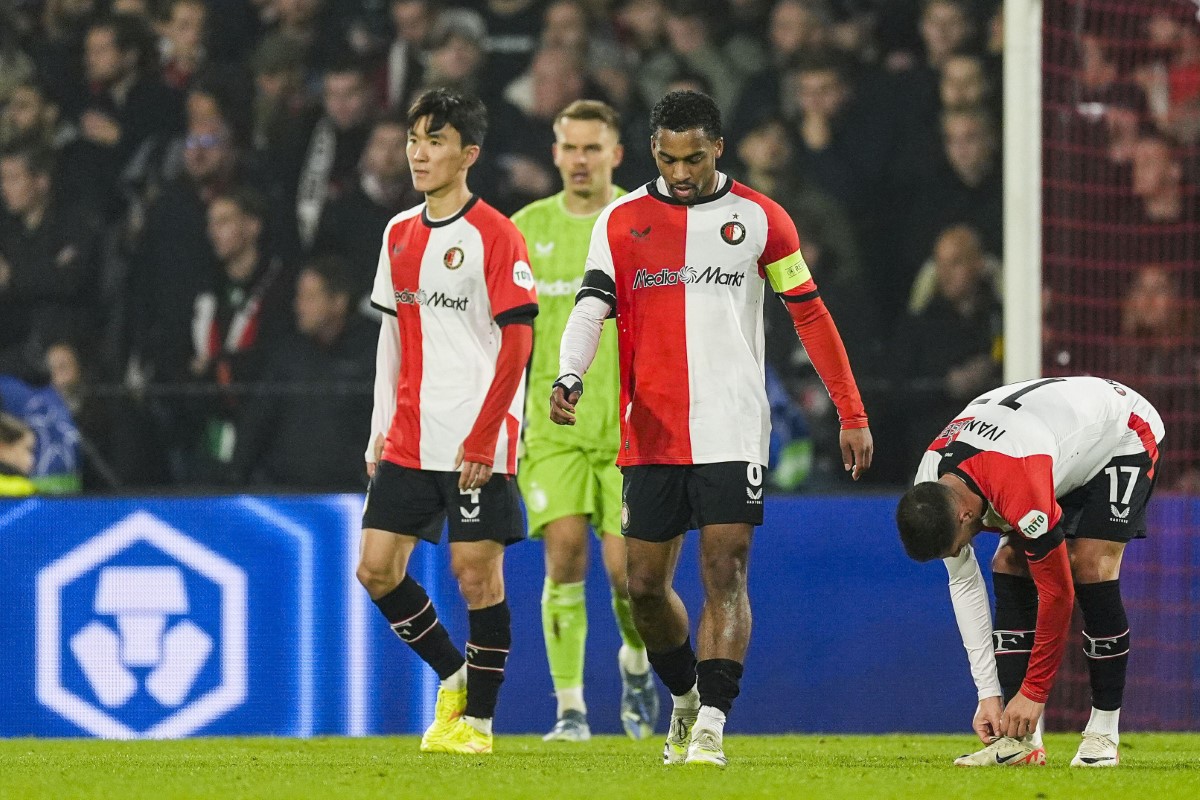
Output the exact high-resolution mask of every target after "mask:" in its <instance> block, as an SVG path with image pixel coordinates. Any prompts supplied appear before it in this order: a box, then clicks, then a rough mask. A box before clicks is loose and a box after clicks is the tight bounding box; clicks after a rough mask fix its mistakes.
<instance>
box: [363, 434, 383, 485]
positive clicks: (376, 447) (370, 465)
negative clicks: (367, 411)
mask: <svg viewBox="0 0 1200 800" xmlns="http://www.w3.org/2000/svg"><path fill="white" fill-rule="evenodd" d="M383 443H384V438H383V434H382V433H377V434H375V443H374V444H373V445H371V450H372V451H373V453H374V456H375V460H374V461H368V462H367V477H368V478H374V477H375V465H377V464H378V463H379V462H380V461H382V460H383Z"/></svg>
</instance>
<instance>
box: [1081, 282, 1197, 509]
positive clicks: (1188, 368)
mask: <svg viewBox="0 0 1200 800" xmlns="http://www.w3.org/2000/svg"><path fill="white" fill-rule="evenodd" d="M1190 269H1191V267H1190V266H1187V267H1183V268H1174V269H1172V268H1168V267H1164V266H1162V265H1160V264H1154V263H1152V264H1148V265H1144V266H1142V267H1140V268H1139V269H1138V270H1137V271H1136V272H1135V273H1134V274H1133V275H1131V276H1130V279H1129V283H1128V288H1127V290H1126V292H1125V300H1124V303H1123V304H1122V307H1121V319H1120V326H1119V329H1118V330H1119V333H1118V334H1117V335H1115V336H1111V337H1109V339H1110V341H1108V342H1106V344H1107V345H1108V346H1107V347H1105V348H1104V352H1105V354H1106V355H1107V357H1108V360H1107V362H1106V363H1103V364H1102V365H1101V368H1102V369H1103V370H1104V373H1103V374H1105V375H1111V376H1112V377H1113V378H1114V379H1116V380H1120V381H1122V382H1124V381H1130V382H1133V383H1135V384H1136V385H1137V387H1138V391H1139V392H1141V393H1142V394H1143V395H1145V397H1146V399H1147V400H1149V401H1150V402H1151V403H1153V404H1154V405H1155V408H1157V409H1159V411H1160V413H1161V414H1162V418H1163V423H1164V424H1165V425H1166V429H1167V436H1166V438H1164V439H1163V443H1162V449H1163V458H1162V477H1161V480H1162V482H1163V484H1164V485H1165V486H1167V487H1170V488H1173V489H1177V490H1182V491H1188V492H1197V491H1200V402H1198V398H1197V395H1196V382H1197V380H1198V379H1200V336H1198V333H1200V332H1198V330H1197V327H1196V321H1197V320H1196V314H1195V308H1196V303H1195V301H1194V300H1192V299H1191V298H1189V296H1188V295H1187V293H1186V292H1185V290H1184V284H1183V281H1182V280H1181V278H1182V277H1183V276H1185V275H1186V274H1187V272H1188V270H1190Z"/></svg>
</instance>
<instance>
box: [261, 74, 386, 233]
mask: <svg viewBox="0 0 1200 800" xmlns="http://www.w3.org/2000/svg"><path fill="white" fill-rule="evenodd" d="M370 114H371V99H370V92H369V89H368V86H367V82H366V75H365V74H364V71H363V68H362V66H361V65H360V64H359V63H358V62H356V61H341V62H339V63H337V64H334V65H332V66H330V67H329V69H328V70H327V71H326V73H325V78H324V90H323V94H322V108H321V110H320V111H318V112H317V113H315V114H313V115H312V117H311V118H310V120H309V122H308V124H307V125H304V126H302V127H301V128H300V129H299V131H298V132H296V133H295V134H294V135H293V136H292V137H291V140H290V141H288V142H285V143H284V145H283V150H284V152H283V153H282V154H281V156H280V158H279V159H278V161H277V164H276V170H275V172H276V176H275V179H276V181H277V183H278V185H279V186H280V187H281V190H282V191H281V197H282V199H283V202H284V204H285V206H286V207H288V208H294V209H295V213H294V214H292V215H289V223H290V227H292V228H294V230H295V241H296V242H298V243H299V246H300V248H301V249H308V248H310V247H312V244H313V241H314V239H315V237H316V234H317V225H318V223H319V222H320V219H321V211H322V210H323V209H324V208H325V204H326V203H327V202H329V200H331V199H333V198H335V197H337V196H338V195H340V194H341V193H342V192H344V191H346V190H348V189H349V188H350V187H352V186H353V185H354V184H355V182H356V178H357V171H358V160H359V158H360V157H361V156H362V151H363V147H364V146H365V145H366V143H367V135H368V134H369V133H370ZM288 252H291V249H290V247H289V250H288Z"/></svg>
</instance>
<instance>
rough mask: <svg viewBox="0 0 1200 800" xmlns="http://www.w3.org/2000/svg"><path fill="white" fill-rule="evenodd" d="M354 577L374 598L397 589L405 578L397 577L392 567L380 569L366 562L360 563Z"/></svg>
mask: <svg viewBox="0 0 1200 800" xmlns="http://www.w3.org/2000/svg"><path fill="white" fill-rule="evenodd" d="M354 575H355V577H356V578H358V582H359V583H361V584H362V585H363V588H364V589H366V590H367V593H368V594H370V595H371V596H372V597H382V596H383V595H385V594H387V593H388V592H390V591H391V590H392V589H394V588H396V585H397V584H399V583H400V579H401V578H402V577H403V576H402V575H397V574H396V571H395V569H394V568H393V567H392V566H391V565H388V566H387V567H380V566H378V565H376V564H370V563H367V562H365V561H360V562H358V569H356V570H355V571H354Z"/></svg>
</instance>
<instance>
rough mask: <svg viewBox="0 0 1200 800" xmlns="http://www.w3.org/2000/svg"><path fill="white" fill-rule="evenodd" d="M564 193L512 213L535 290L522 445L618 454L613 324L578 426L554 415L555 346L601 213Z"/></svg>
mask: <svg viewBox="0 0 1200 800" xmlns="http://www.w3.org/2000/svg"><path fill="white" fill-rule="evenodd" d="M623 194H625V190H624V189H621V188H619V187H613V199H614V200H615V199H616V198H618V197H620V196H621V195H623ZM563 195H564V192H559V193H558V194H556V195H553V196H552V197H547V198H545V199H544V200H538V201H537V202H535V203H530V204H529V205H527V206H525V208H522V209H521V210H520V211H518V212H517V213H516V214H514V215H513V218H512V220H513V222H514V223H515V224H516V226H517V228H518V230H520V231H521V233H522V234H524V236H525V242H526V244H527V245H528V246H529V260H530V262H531V264H532V265H533V275H534V277H535V278H536V279H537V292H538V315H537V317H536V318H535V319H534V321H533V358H532V360H531V363H530V368H529V391H527V392H526V393H525V398H526V399H525V446H526V448H527V451H528V450H533V449H537V448H544V447H547V446H550V447H554V446H566V447H578V448H582V449H586V450H593V451H601V452H604V451H607V452H611V453H612V455H613V458H616V455H617V451H618V449H619V448H620V438H621V433H620V424H619V421H620V416H619V411H618V408H617V406H618V405H619V404H620V389H621V381H620V374H619V372H618V369H619V367H618V360H617V332H616V326H614V325H609V324H605V326H604V333H603V334H601V336H600V348H599V349H598V350H597V351H596V360H595V361H593V362H592V366H591V367H590V368H589V369H588V373H587V379H586V380H585V381H584V387H585V388H584V393H583V398H582V399H581V400H580V402H579V406H578V409H577V414H578V416H577V417H576V423H575V425H555V424H554V423H553V422H551V421H550V401H549V397H550V385H551V384H552V383H554V380H555V378H557V377H558V346H559V342H560V341H562V335H563V330H564V329H565V328H566V327H567V317H569V316H570V315H571V309H573V308H574V307H575V293H576V292H578V291H579V285H580V283H581V282H582V281H583V268H584V263H585V262H586V261H587V253H588V245H589V244H590V243H591V239H592V225H593V224H595V222H596V218H597V217H599V216H600V212H599V211H597V212H596V213H595V214H589V215H588V216H586V217H583V216H577V215H575V214H571V213H570V212H568V211H567V208H566V205H565V204H564V198H563Z"/></svg>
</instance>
